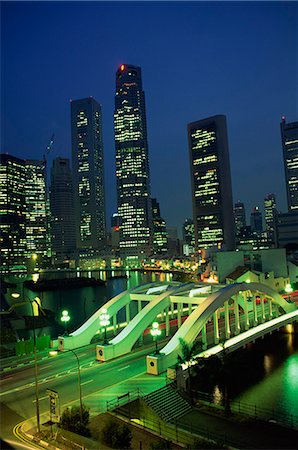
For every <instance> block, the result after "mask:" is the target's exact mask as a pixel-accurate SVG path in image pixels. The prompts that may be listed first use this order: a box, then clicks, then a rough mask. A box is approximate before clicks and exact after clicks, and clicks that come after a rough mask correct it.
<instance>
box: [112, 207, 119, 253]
mask: <svg viewBox="0 0 298 450" xmlns="http://www.w3.org/2000/svg"><path fill="white" fill-rule="evenodd" d="M120 225H121V222H120V217H119V215H118V213H114V214H113V215H112V217H111V246H112V251H113V252H114V253H116V254H117V255H118V254H119V243H120Z"/></svg>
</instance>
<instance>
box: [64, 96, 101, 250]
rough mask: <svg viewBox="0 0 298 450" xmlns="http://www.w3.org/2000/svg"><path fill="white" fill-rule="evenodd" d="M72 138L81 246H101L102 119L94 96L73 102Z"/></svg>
mask: <svg viewBox="0 0 298 450" xmlns="http://www.w3.org/2000/svg"><path fill="white" fill-rule="evenodd" d="M71 138H72V167H73V179H74V192H75V213H76V225H77V247H78V249H100V248H102V247H103V246H104V240H105V232H106V221H105V195H104V161H103V143H102V120H101V106H100V105H99V103H97V102H96V101H95V100H94V99H93V98H92V97H88V98H84V99H80V100H73V101H71Z"/></svg>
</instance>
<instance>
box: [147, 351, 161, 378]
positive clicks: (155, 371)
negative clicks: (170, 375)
mask: <svg viewBox="0 0 298 450" xmlns="http://www.w3.org/2000/svg"><path fill="white" fill-rule="evenodd" d="M146 362H147V373H150V374H151V375H159V374H160V373H162V372H165V370H166V367H165V355H164V354H163V353H159V354H157V355H147V357H146Z"/></svg>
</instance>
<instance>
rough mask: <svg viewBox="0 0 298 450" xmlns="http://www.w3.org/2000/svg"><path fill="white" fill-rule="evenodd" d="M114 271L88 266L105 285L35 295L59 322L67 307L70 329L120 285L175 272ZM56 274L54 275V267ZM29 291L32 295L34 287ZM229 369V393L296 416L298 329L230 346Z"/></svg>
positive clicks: (217, 391)
mask: <svg viewBox="0 0 298 450" xmlns="http://www.w3.org/2000/svg"><path fill="white" fill-rule="evenodd" d="M117 274H119V272H117V273H109V274H107V273H106V272H104V271H101V272H92V276H93V277H96V278H101V279H102V280H105V281H106V285H105V286H96V287H88V288H81V289H72V290H63V291H62V290H61V291H54V292H53V291H52V292H51V291H47V292H41V293H39V294H38V295H39V297H40V298H41V301H42V305H43V308H46V309H49V310H51V311H53V313H54V315H55V318H56V321H57V324H59V322H60V320H59V319H60V317H61V312H62V310H63V309H67V310H68V312H69V315H70V317H71V320H70V322H69V324H68V331H69V332H71V331H73V330H75V329H76V328H77V327H78V326H80V325H81V324H82V323H84V322H85V320H86V319H88V317H90V316H91V315H92V314H93V313H94V312H95V311H96V310H97V309H98V308H99V307H100V306H101V305H103V304H104V303H105V302H106V301H107V300H109V299H110V298H112V297H113V296H115V295H116V294H118V293H120V292H122V291H123V290H125V289H130V288H132V287H134V286H138V285H140V284H144V283H149V282H151V281H159V280H160V281H170V280H172V279H174V277H175V276H173V277H172V275H171V274H158V273H140V272H129V273H128V272H126V274H127V275H128V276H129V278H127V279H126V278H113V279H108V276H111V275H115V276H117ZM122 274H123V275H124V274H125V272H123V273H122ZM79 275H81V276H91V272H90V273H87V272H84V273H81V274H80V273H79V272H78V273H77V276H79ZM54 276H55V277H57V272H56V273H55V275H53V277H54ZM62 276H63V275H62V274H61V277H62ZM72 276H76V275H72ZM27 295H28V296H30V297H32V293H29V294H27ZM35 295H36V294H35ZM33 296H34V294H33ZM60 323H61V322H60ZM296 330H297V329H296ZM62 331H63V327H62V326H61V325H58V326H56V327H51V329H49V330H48V332H50V334H51V335H52V337H57V335H58V334H59V333H61V332H62ZM227 373H228V377H227V378H228V391H229V396H230V398H231V399H233V400H234V401H235V402H237V401H241V402H243V403H248V404H252V405H257V406H260V407H263V408H270V409H275V410H276V411H277V412H279V411H280V412H283V413H285V412H286V413H287V414H289V415H290V414H292V415H295V416H297V417H298V335H297V331H296V334H295V333H294V332H293V327H292V326H287V328H285V329H283V330H281V331H279V332H276V333H273V334H272V335H270V336H267V337H265V338H264V339H262V340H258V341H257V342H256V343H254V344H250V345H249V346H247V347H246V348H245V349H241V350H238V351H237V352H234V353H233V356H232V357H231V359H230V361H229V362H228V370H227ZM207 384H208V386H203V387H202V389H203V390H205V391H209V392H210V393H211V394H212V395H214V397H218V399H220V398H221V397H222V396H223V386H222V385H221V383H220V382H218V381H217V380H216V379H215V380H214V381H213V382H211V383H210V382H209V383H207Z"/></svg>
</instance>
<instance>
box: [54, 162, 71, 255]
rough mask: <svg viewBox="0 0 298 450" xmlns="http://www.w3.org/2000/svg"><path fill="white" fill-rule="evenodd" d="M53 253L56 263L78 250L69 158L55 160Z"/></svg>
mask: <svg viewBox="0 0 298 450" xmlns="http://www.w3.org/2000/svg"><path fill="white" fill-rule="evenodd" d="M50 210H51V237H52V252H53V256H54V258H55V259H56V261H59V262H61V261H63V260H64V259H66V258H69V257H70V255H72V254H73V252H74V251H75V249H76V224H75V210H74V191H73V182H72V173H71V169H70V162H69V159H68V158H55V159H54V160H53V165H52V168H51V185H50Z"/></svg>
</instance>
